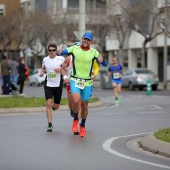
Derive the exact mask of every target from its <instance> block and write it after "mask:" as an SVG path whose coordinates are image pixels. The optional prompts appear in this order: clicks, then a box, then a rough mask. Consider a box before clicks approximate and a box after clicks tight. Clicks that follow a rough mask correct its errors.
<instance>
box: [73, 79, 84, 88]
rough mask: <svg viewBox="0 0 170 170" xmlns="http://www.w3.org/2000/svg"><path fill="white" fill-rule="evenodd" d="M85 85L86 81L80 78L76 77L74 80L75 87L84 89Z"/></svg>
mask: <svg viewBox="0 0 170 170" xmlns="http://www.w3.org/2000/svg"><path fill="white" fill-rule="evenodd" d="M85 85H86V81H85V80H82V79H76V81H75V87H78V88H79V89H84V87H85Z"/></svg>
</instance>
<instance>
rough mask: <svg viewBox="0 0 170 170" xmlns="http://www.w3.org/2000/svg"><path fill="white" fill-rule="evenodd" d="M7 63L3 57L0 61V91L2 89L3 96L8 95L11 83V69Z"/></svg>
mask: <svg viewBox="0 0 170 170" xmlns="http://www.w3.org/2000/svg"><path fill="white" fill-rule="evenodd" d="M8 61H9V60H8ZM8 61H7V57H6V56H5V55H3V56H2V61H1V71H2V79H3V88H2V89H3V94H5V95H8V94H10V87H11V81H10V71H11V67H10V65H9V62H8Z"/></svg>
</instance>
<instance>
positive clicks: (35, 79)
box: [28, 69, 46, 86]
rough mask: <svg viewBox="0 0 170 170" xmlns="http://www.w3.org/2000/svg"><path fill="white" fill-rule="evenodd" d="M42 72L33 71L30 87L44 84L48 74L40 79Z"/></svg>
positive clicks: (30, 77) (29, 81)
mask: <svg viewBox="0 0 170 170" xmlns="http://www.w3.org/2000/svg"><path fill="white" fill-rule="evenodd" d="M40 72H41V69H35V70H34V71H33V74H32V75H30V76H29V78H28V85H29V86H32V84H35V85H36V86H39V85H40V84H42V83H44V81H45V77H46V74H44V76H43V77H40Z"/></svg>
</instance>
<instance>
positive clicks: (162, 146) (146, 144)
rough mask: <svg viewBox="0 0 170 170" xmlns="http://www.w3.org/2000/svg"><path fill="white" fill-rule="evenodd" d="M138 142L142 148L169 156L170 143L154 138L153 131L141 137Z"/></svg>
mask: <svg viewBox="0 0 170 170" xmlns="http://www.w3.org/2000/svg"><path fill="white" fill-rule="evenodd" d="M138 143H139V145H140V146H141V147H142V148H143V149H144V150H147V151H150V152H152V153H154V154H159V155H162V156H166V157H169V158H170V143H168V142H164V141H161V140H159V139H156V138H155V137H154V135H153V133H152V134H150V135H147V136H145V137H143V138H142V139H141V140H140V141H139V142H138Z"/></svg>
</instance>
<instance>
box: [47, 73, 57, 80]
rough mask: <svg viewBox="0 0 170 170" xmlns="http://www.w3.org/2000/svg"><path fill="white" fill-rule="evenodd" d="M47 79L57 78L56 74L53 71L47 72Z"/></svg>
mask: <svg viewBox="0 0 170 170" xmlns="http://www.w3.org/2000/svg"><path fill="white" fill-rule="evenodd" d="M48 78H49V79H55V78H57V73H56V72H54V71H49V72H48Z"/></svg>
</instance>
